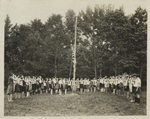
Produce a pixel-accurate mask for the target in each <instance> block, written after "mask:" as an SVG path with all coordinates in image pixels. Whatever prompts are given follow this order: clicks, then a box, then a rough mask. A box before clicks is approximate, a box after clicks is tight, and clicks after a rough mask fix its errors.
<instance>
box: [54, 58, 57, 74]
mask: <svg viewBox="0 0 150 119" xmlns="http://www.w3.org/2000/svg"><path fill="white" fill-rule="evenodd" d="M56 64H57V63H56V58H55V73H54V74H55V77H57V65H56Z"/></svg>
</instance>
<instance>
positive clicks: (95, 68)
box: [94, 65, 97, 78]
mask: <svg viewBox="0 0 150 119" xmlns="http://www.w3.org/2000/svg"><path fill="white" fill-rule="evenodd" d="M94 70H95V78H97V67H96V65H95V67H94Z"/></svg>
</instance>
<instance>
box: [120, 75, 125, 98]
mask: <svg viewBox="0 0 150 119" xmlns="http://www.w3.org/2000/svg"><path fill="white" fill-rule="evenodd" d="M119 88H120V90H119V92H120V95H121V96H123V90H124V86H123V76H122V77H120V83H119Z"/></svg>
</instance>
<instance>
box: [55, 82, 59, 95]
mask: <svg viewBox="0 0 150 119" xmlns="http://www.w3.org/2000/svg"><path fill="white" fill-rule="evenodd" d="M58 89H59V83H58V80H57V81H56V83H55V93H56V94H57V93H58Z"/></svg>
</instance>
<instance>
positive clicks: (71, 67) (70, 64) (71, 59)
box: [69, 58, 72, 78]
mask: <svg viewBox="0 0 150 119" xmlns="http://www.w3.org/2000/svg"><path fill="white" fill-rule="evenodd" d="M71 72H72V58H71V63H70V72H69V78H71Z"/></svg>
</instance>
